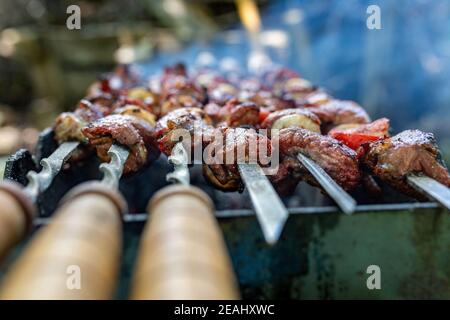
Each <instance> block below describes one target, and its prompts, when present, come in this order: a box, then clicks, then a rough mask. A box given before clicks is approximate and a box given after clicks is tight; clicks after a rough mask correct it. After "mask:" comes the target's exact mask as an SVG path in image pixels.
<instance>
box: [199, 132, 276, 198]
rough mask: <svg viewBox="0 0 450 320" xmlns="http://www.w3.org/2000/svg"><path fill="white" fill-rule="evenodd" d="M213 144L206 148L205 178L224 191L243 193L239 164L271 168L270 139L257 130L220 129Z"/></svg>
mask: <svg viewBox="0 0 450 320" xmlns="http://www.w3.org/2000/svg"><path fill="white" fill-rule="evenodd" d="M216 133H220V135H215V136H214V139H213V141H211V142H210V143H209V144H208V145H207V147H206V149H205V154H206V159H205V164H204V165H203V175H204V177H205V178H206V180H207V181H208V182H209V183H211V184H212V185H213V186H214V187H216V188H217V189H220V190H222V191H236V190H242V188H243V185H242V181H241V176H240V174H239V169H238V163H243V162H246V163H247V162H250V163H258V164H259V165H260V166H263V167H264V166H267V165H268V164H269V162H270V157H271V154H272V145H271V142H270V140H269V139H268V138H267V137H265V136H263V135H261V134H258V133H257V132H256V131H255V130H254V129H245V128H223V129H219V128H218V129H217V131H216Z"/></svg>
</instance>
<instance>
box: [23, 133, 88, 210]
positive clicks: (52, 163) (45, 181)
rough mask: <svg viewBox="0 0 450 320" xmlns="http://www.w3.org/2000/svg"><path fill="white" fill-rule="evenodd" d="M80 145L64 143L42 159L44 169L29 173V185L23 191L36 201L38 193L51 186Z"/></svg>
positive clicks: (71, 142)
mask: <svg viewBox="0 0 450 320" xmlns="http://www.w3.org/2000/svg"><path fill="white" fill-rule="evenodd" d="M79 145H80V143H79V142H73V141H70V142H64V143H62V144H61V145H60V146H59V147H58V148H57V149H56V150H55V151H54V152H53V153H52V154H51V155H50V156H49V157H48V158H44V159H42V160H41V166H42V170H41V171H40V172H39V173H38V172H35V171H30V172H28V173H27V178H28V185H27V186H26V187H25V188H24V189H23V191H24V192H25V194H26V195H27V196H28V197H29V198H30V199H31V200H32V201H33V202H36V199H37V197H38V195H39V194H40V193H42V192H44V191H45V190H46V189H47V188H48V187H49V186H50V184H51V183H52V181H53V179H54V178H55V176H56V175H57V174H58V173H59V172H60V171H61V168H62V166H63V165H64V163H65V162H66V161H67V160H68V159H69V158H70V156H71V155H72V154H73V152H74V151H75V149H76V148H77V147H78V146H79Z"/></svg>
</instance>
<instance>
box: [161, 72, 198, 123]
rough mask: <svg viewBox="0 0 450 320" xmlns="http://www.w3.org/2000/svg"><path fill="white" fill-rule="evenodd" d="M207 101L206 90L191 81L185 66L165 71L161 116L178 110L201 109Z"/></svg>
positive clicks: (162, 84) (162, 82) (162, 86)
mask: <svg viewBox="0 0 450 320" xmlns="http://www.w3.org/2000/svg"><path fill="white" fill-rule="evenodd" d="M205 101H206V94H205V90H204V89H202V88H201V87H198V86H197V85H196V84H195V83H194V81H192V80H191V79H189V77H188V76H187V72H186V69H185V67H184V65H182V64H177V65H175V66H174V67H172V68H165V69H164V74H163V75H162V77H161V94H160V104H161V110H160V112H161V115H165V114H167V113H169V112H170V111H173V110H175V109H178V108H201V107H202V106H203V104H204V102H205Z"/></svg>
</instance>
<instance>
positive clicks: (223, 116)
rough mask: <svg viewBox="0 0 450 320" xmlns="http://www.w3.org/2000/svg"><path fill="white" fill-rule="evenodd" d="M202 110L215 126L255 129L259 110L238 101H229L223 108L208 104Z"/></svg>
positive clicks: (249, 103)
mask: <svg viewBox="0 0 450 320" xmlns="http://www.w3.org/2000/svg"><path fill="white" fill-rule="evenodd" d="M204 110H205V112H206V113H207V114H208V116H210V117H211V119H213V120H214V123H215V124H216V125H217V126H222V127H223V126H228V127H232V128H234V127H240V126H251V127H255V126H257V125H258V123H259V112H260V108H259V107H258V106H257V105H256V104H255V103H253V102H240V101H239V100H238V99H231V100H229V101H228V102H227V103H226V104H225V105H224V106H223V107H220V106H219V105H217V104H215V103H209V104H207V105H206V106H205V108H204Z"/></svg>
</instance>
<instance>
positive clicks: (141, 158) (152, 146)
mask: <svg viewBox="0 0 450 320" xmlns="http://www.w3.org/2000/svg"><path fill="white" fill-rule="evenodd" d="M122 111H125V110H122ZM146 112H147V111H144V110H141V111H140V112H139V113H137V112H136V113H134V114H133V115H130V114H129V113H128V114H114V115H109V116H107V117H105V118H102V119H99V120H97V121H94V122H92V123H90V124H89V125H88V126H86V127H85V128H84V129H83V134H84V135H85V136H86V137H87V138H88V139H89V144H90V145H91V146H93V147H94V148H95V149H96V151H97V156H98V157H99V158H100V160H101V161H103V162H109V161H110V157H109V155H108V150H109V148H110V147H111V145H112V144H113V143H118V144H121V145H124V146H126V147H127V148H128V149H129V150H130V155H129V156H128V159H127V161H126V162H125V165H124V170H123V173H124V174H127V173H131V172H136V171H138V170H139V169H141V168H142V167H143V166H145V165H147V164H149V163H150V162H151V161H153V160H154V159H156V158H158V156H159V153H160V152H159V149H158V146H157V143H156V137H155V128H154V126H153V125H152V123H151V122H149V121H148V120H147V119H148V118H149V117H144V116H142V113H146Z"/></svg>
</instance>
